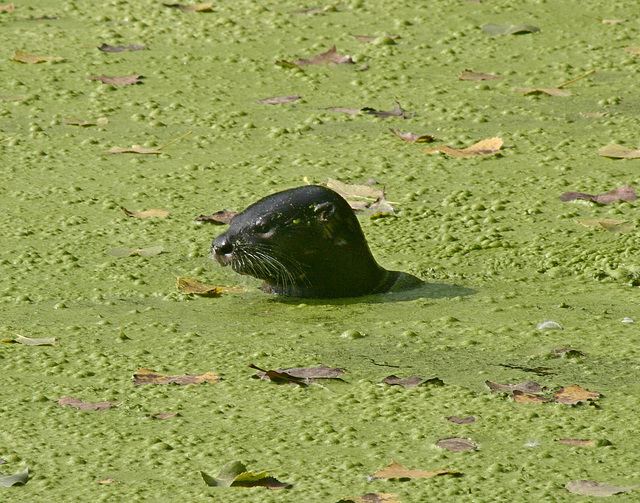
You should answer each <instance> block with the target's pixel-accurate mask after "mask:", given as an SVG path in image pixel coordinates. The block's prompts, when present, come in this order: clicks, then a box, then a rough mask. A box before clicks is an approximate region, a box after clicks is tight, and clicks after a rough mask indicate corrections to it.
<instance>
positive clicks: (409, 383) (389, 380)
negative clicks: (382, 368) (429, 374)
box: [381, 375, 424, 388]
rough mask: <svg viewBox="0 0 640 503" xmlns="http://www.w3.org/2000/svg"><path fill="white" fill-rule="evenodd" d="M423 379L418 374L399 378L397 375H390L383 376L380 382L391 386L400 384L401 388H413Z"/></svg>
mask: <svg viewBox="0 0 640 503" xmlns="http://www.w3.org/2000/svg"><path fill="white" fill-rule="evenodd" d="M423 380H424V379H422V377H418V376H411V377H406V378H405V379H400V378H399V377H396V376H394V375H390V376H389V377H385V378H384V379H383V380H382V381H381V382H383V383H385V384H389V385H392V386H393V385H398V386H402V387H403V388H415V387H416V386H419V385H420V383H421V382H422V381H423Z"/></svg>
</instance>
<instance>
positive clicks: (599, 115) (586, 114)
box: [580, 112, 607, 119]
mask: <svg viewBox="0 0 640 503" xmlns="http://www.w3.org/2000/svg"><path fill="white" fill-rule="evenodd" d="M580 115H583V116H584V117H589V118H590V119H602V118H603V117H604V116H605V115H607V113H606V112H598V113H591V112H580Z"/></svg>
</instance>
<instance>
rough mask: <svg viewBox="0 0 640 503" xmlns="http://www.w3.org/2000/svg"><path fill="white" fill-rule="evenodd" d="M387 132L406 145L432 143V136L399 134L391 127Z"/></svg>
mask: <svg viewBox="0 0 640 503" xmlns="http://www.w3.org/2000/svg"><path fill="white" fill-rule="evenodd" d="M389 131H391V132H392V133H393V134H395V135H396V136H397V137H398V138H400V139H402V140H404V141H406V142H407V143H422V142H428V141H433V136H431V135H430V134H422V135H419V134H415V133H401V132H400V131H398V130H397V129H393V128H392V127H390V128H389Z"/></svg>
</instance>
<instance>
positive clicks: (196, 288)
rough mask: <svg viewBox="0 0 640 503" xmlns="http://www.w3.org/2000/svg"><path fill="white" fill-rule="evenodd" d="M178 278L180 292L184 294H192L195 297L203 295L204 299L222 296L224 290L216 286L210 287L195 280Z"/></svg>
mask: <svg viewBox="0 0 640 503" xmlns="http://www.w3.org/2000/svg"><path fill="white" fill-rule="evenodd" d="M176 278H178V284H177V287H178V290H180V291H181V292H184V293H190V294H195V295H202V296H203V297H219V296H220V295H222V288H220V287H219V286H216V285H208V284H206V283H201V282H200V281H197V280H195V279H193V278H182V277H180V276H176Z"/></svg>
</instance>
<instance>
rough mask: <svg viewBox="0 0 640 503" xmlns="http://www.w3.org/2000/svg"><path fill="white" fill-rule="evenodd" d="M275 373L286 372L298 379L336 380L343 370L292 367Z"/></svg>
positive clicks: (319, 367) (318, 367) (326, 367)
mask: <svg viewBox="0 0 640 503" xmlns="http://www.w3.org/2000/svg"><path fill="white" fill-rule="evenodd" d="M276 372H281V373H282V372H286V373H287V374H288V375H290V376H293V377H298V378H300V379H337V378H339V377H340V376H341V375H342V374H344V370H343V369H341V368H337V367H336V368H332V367H328V366H326V365H319V366H317V367H308V368H304V367H302V368H295V367H294V368H289V369H278V370H277V371H276Z"/></svg>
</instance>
